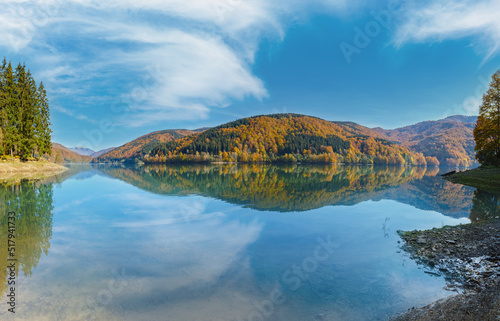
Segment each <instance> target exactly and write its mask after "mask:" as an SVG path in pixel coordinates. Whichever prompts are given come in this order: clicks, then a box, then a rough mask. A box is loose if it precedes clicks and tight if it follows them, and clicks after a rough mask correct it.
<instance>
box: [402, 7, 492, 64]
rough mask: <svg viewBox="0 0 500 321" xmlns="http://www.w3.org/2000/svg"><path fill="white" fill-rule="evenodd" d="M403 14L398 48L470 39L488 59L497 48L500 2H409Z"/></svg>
mask: <svg viewBox="0 0 500 321" xmlns="http://www.w3.org/2000/svg"><path fill="white" fill-rule="evenodd" d="M403 12H404V16H403V19H401V21H403V24H402V25H401V26H400V28H399V29H398V31H397V34H396V36H395V42H396V44H397V45H399V46H400V45H403V44H405V43H409V42H417V43H418V42H426V41H443V40H446V39H460V38H464V37H473V38H475V41H476V44H477V45H478V46H479V50H481V51H483V52H485V53H486V57H487V58H488V57H490V56H491V55H492V54H494V53H496V52H497V51H498V50H499V48H500V19H499V18H498V13H499V12H500V2H499V1H497V0H482V1H481V0H480V1H478V0H466V1H464V0H446V1H437V0H433V1H427V2H425V4H424V5H416V4H415V3H413V2H411V3H409V4H408V5H407V6H406V7H405V10H404V11H403Z"/></svg>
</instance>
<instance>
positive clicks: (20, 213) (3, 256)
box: [0, 181, 54, 296]
mask: <svg viewBox="0 0 500 321" xmlns="http://www.w3.org/2000/svg"><path fill="white" fill-rule="evenodd" d="M52 197H53V190H52V184H40V183H35V182H28V181H22V182H21V183H19V184H3V185H0V212H1V213H2V215H1V216H0V264H1V266H3V267H6V266H7V259H8V252H7V240H8V237H9V236H8V234H9V233H8V215H7V212H15V233H14V235H15V258H16V259H17V264H16V275H17V276H18V275H19V268H20V269H21V271H22V272H23V274H24V275H25V276H28V277H29V276H31V275H32V273H33V270H34V269H35V268H36V267H37V265H38V263H39V261H40V258H41V257H42V253H43V254H45V255H48V253H49V248H50V239H51V238H52V215H53V214H52V211H53V209H54V206H53V205H52ZM9 263H10V262H9ZM6 277H7V270H6V269H0V278H1V279H2V280H5V279H6ZM6 289H7V283H5V284H3V285H2V287H1V288H0V294H1V295H2V296H3V295H4V293H5V291H6Z"/></svg>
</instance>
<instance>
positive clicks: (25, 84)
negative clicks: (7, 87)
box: [16, 64, 37, 159]
mask: <svg viewBox="0 0 500 321" xmlns="http://www.w3.org/2000/svg"><path fill="white" fill-rule="evenodd" d="M16 85H17V97H18V120H19V136H18V142H19V146H18V152H19V156H20V157H21V159H28V158H29V157H30V156H33V150H34V148H35V142H36V140H35V130H34V129H35V118H36V113H37V111H36V85H35V83H34V80H33V78H32V77H31V73H30V72H29V70H28V71H26V67H25V66H24V65H21V64H19V65H18V66H17V68H16Z"/></svg>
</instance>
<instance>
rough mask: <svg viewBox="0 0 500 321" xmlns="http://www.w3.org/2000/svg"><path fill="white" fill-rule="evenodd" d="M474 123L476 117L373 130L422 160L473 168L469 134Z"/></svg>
mask: <svg viewBox="0 0 500 321" xmlns="http://www.w3.org/2000/svg"><path fill="white" fill-rule="evenodd" d="M476 121H477V117H476V116H450V117H447V118H445V119H441V120H436V121H425V122H421V123H417V124H415V125H411V126H407V127H403V128H397V129H393V130H385V129H382V128H375V129H374V130H375V131H376V132H378V133H379V134H381V135H383V137H385V138H386V139H388V140H391V141H397V142H400V143H401V144H402V145H403V146H405V147H408V148H410V149H412V150H414V151H416V152H420V153H423V154H424V155H425V156H435V157H436V158H437V159H438V160H439V162H440V163H441V164H442V165H448V166H471V165H474V164H477V163H476V160H475V152H474V146H475V142H474V136H473V133H472V132H473V130H474V127H475V125H476Z"/></svg>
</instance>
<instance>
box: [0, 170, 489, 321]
mask: <svg viewBox="0 0 500 321" xmlns="http://www.w3.org/2000/svg"><path fill="white" fill-rule="evenodd" d="M437 174H438V171H437V169H425V168H417V167H414V168H405V167H369V166H349V167H343V166H284V167H283V166H269V165H244V166H235V165H212V166H158V167H137V168H121V167H116V166H98V167H86V168H84V169H82V168H80V169H79V168H75V169H73V171H72V172H71V174H68V173H66V174H61V175H59V176H58V177H55V178H53V179H52V180H51V181H50V182H48V181H46V182H47V184H40V183H28V182H23V183H22V184H19V185H12V184H11V185H5V186H2V188H0V196H1V199H0V206H2V207H1V208H0V209H1V210H2V211H3V213H6V211H7V210H9V211H10V210H14V211H16V213H18V216H19V218H18V222H19V223H18V224H19V228H20V230H19V231H18V233H19V234H20V238H19V240H20V241H22V242H24V244H21V243H20V244H19V246H20V248H19V250H18V252H19V255H20V256H21V255H22V262H21V263H22V264H21V267H22V268H21V271H22V272H24V274H25V275H26V276H27V277H26V278H23V279H21V282H20V283H21V285H22V286H24V289H23V290H22V291H21V292H22V295H23V297H22V298H20V302H21V303H22V304H23V305H24V307H26V308H24V309H23V310H21V311H20V312H21V313H16V314H17V315H16V317H18V319H23V320H57V319H72V320H87V319H89V318H91V319H92V318H93V319H97V320H102V319H106V320H166V319H168V320H227V321H229V320H230V321H234V320H252V316H255V318H253V319H254V320H257V319H259V318H260V319H263V320H264V319H266V320H287V321H290V320H321V319H323V320H337V319H340V320H367V319H370V320H383V319H387V317H388V316H391V315H393V314H394V313H396V312H402V311H404V310H406V309H407V308H409V307H411V306H414V305H421V304H427V303H430V301H433V300H434V299H438V298H441V297H443V296H446V295H447V293H444V292H445V291H444V290H442V286H443V285H444V281H443V282H442V284H441V283H439V282H440V281H438V282H437V283H436V281H435V280H434V279H431V278H429V277H428V276H427V275H425V274H423V273H421V271H420V270H418V268H417V267H416V265H415V264H414V263H413V262H405V264H404V265H403V266H401V262H402V260H404V258H403V255H402V254H401V255H400V254H398V253H396V251H397V249H398V244H397V240H399V238H398V237H397V235H396V234H395V232H396V231H397V230H409V229H427V228H432V227H438V226H441V224H459V223H465V222H467V221H468V220H467V219H466V218H465V217H467V216H468V215H469V214H471V209H472V214H471V218H472V219H474V218H475V217H480V219H483V217H486V216H484V215H483V214H480V213H483V212H484V213H490V214H488V215H489V216H491V215H496V214H495V213H498V198H495V197H492V196H485V194H484V193H480V192H479V191H478V192H476V193H474V190H473V189H471V188H467V187H464V186H460V185H455V184H451V183H448V182H446V181H444V180H442V179H441V177H439V176H437ZM111 178H117V179H111ZM123 182H127V183H128V184H124V183H123ZM53 184H54V185H55V186H57V188H54V189H53V187H52V186H53ZM136 187H138V188H136ZM473 198H474V200H473ZM53 200H54V202H55V204H56V207H55V208H53V205H52V203H53ZM220 200H223V202H221V201H220ZM495 202H496V203H495ZM476 203H477V204H476ZM473 204H474V207H473ZM495 204H496V207H495ZM241 205H244V206H241ZM327 205H348V206H327ZM254 209H256V210H259V211H255V210H254ZM422 209H423V210H422ZM272 210H274V211H275V212H268V211H272ZM429 210H432V211H429ZM291 211H293V212H296V213H294V215H290V214H289V213H288V212H291ZM495 211H496V212H495ZM280 212H281V213H280ZM52 213H54V223H52V217H53V214H52ZM440 213H442V214H445V215H446V216H443V215H441V214H440ZM474 213H476V214H474ZM481 215H483V216H481ZM457 217H458V219H457ZM0 223H1V226H2V227H1V228H2V231H0V236H1V240H0V242H1V243H0V251H2V252H1V253H6V249H5V246H6V242H5V237H6V236H5V234H2V233H5V231H6V226H5V224H6V219H5V218H2V221H0ZM52 224H54V227H52ZM52 233H53V234H54V237H53V239H52V240H51V237H52ZM318 239H321V240H323V241H321V242H319V241H318ZM49 241H50V243H49ZM325 242H326V243H328V244H331V247H328V248H327V249H326V251H323V250H321V252H319V254H318V253H316V249H317V247H318V245H321V244H324V243H325ZM49 246H50V255H48V256H45V255H42V253H45V254H48V249H49ZM323 249H325V248H323ZM21 251H22V253H21ZM318 255H319V256H318ZM0 258H1V260H2V261H1V262H0V264H5V263H6V261H5V260H6V258H5V257H1V256H0ZM312 259H315V260H316V261H314V260H312ZM2 262H3V263H2ZM403 262H404V261H403ZM35 268H36V269H37V270H36V273H33V271H34V269H35ZM297 268H300V270H297ZM3 273H5V271H4V272H3ZM304 273H305V274H307V277H305V276H304ZM116 275H118V277H117V276H116ZM0 276H1V277H4V278H5V274H2V275H0ZM2 290H3V291H5V288H3V289H2ZM275 290H279V291H281V293H283V294H284V296H285V297H286V301H285V302H283V303H275V305H274V306H273V309H274V310H273V313H270V314H271V316H269V317H268V318H265V316H266V315H267V312H265V313H263V312H261V310H260V308H261V307H262V304H264V303H266V302H269V300H271V298H272V296H271V295H272V294H273V293H274V291H275ZM2 300H5V293H4V292H2ZM278 301H279V300H278ZM2 302H4V301H2ZM263 302H264V303H263ZM279 302H281V301H279ZM56 303H57V304H58V308H57V309H56V308H54V305H55V304H56ZM2 304H3V303H2ZM50 304H52V305H50ZM267 308H269V307H267ZM268 312H269V311H268ZM9 317H10V315H8V313H6V311H4V310H0V319H8V318H9ZM260 319H259V320H260Z"/></svg>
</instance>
